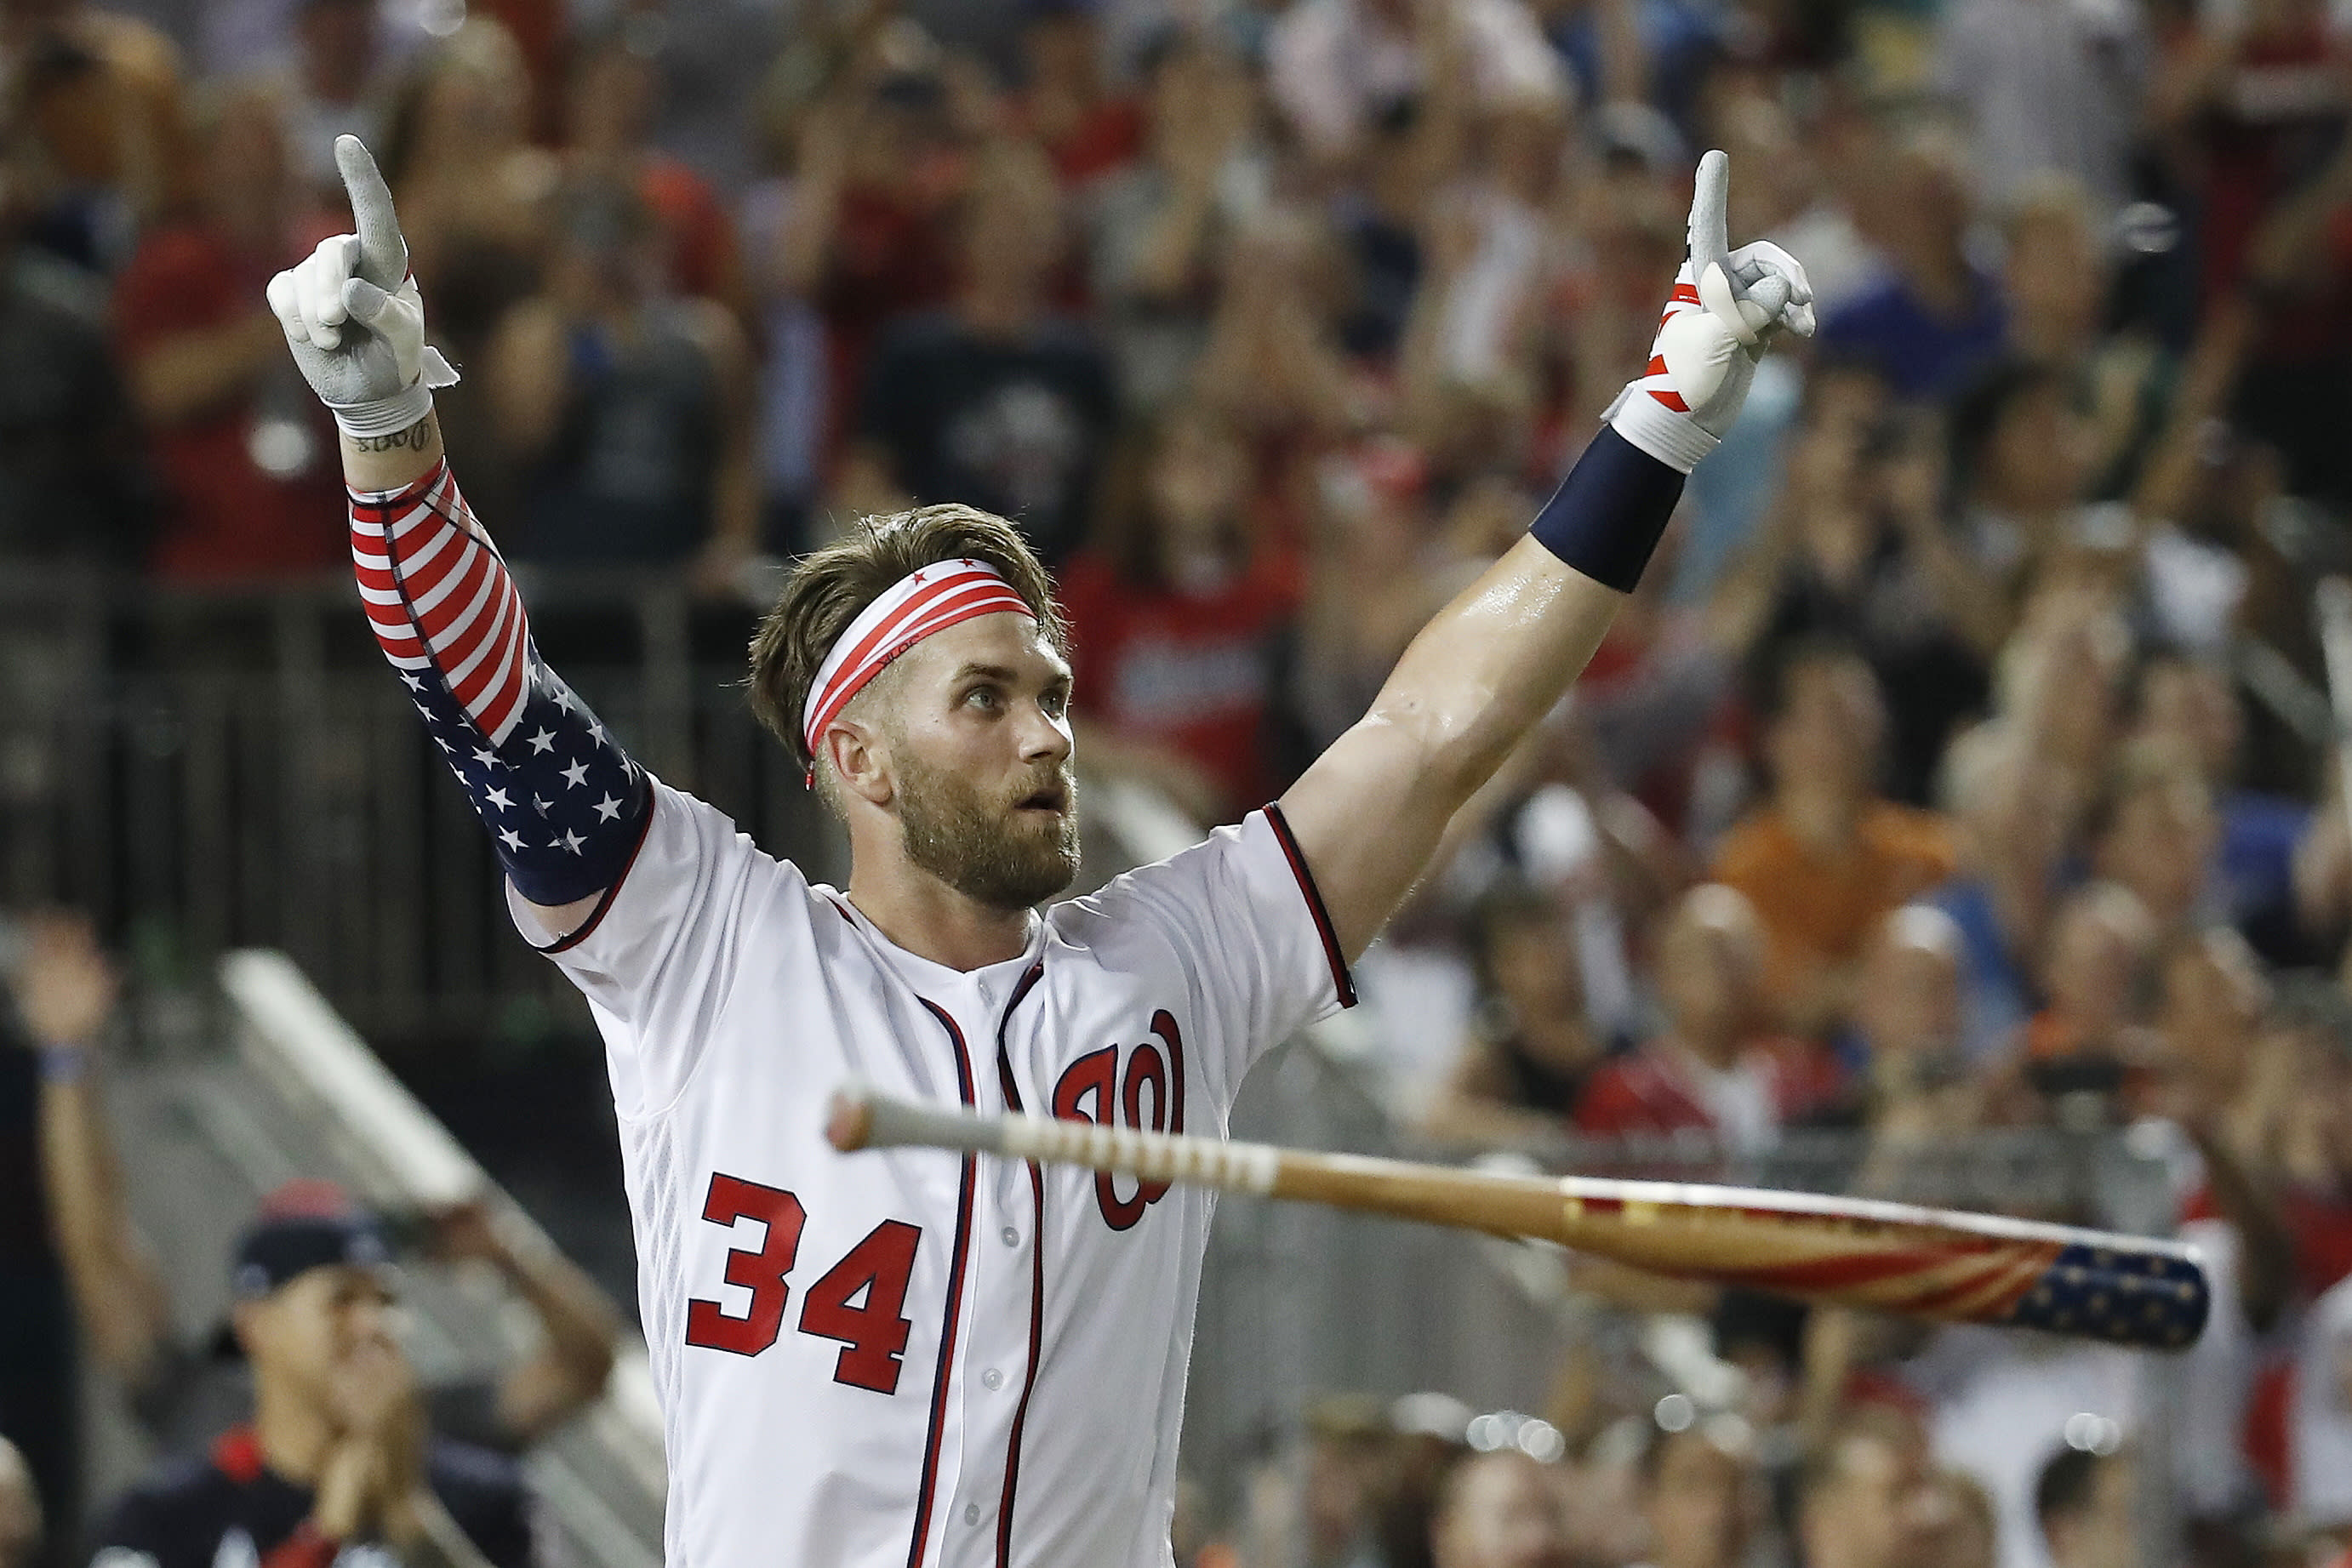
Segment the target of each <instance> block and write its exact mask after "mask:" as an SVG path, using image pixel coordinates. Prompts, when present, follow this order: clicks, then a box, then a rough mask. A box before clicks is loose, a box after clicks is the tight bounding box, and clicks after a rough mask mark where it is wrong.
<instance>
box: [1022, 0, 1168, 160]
mask: <svg viewBox="0 0 2352 1568" xmlns="http://www.w3.org/2000/svg"><path fill="white" fill-rule="evenodd" d="M1028 12H1029V16H1028V19H1027V22H1026V24H1025V25H1024V26H1023V27H1022V29H1021V60H1022V65H1023V67H1024V68H1025V71H1026V74H1027V78H1028V80H1027V85H1026V87H1025V88H1024V90H1023V92H1022V94H1021V97H1020V99H1019V102H1018V104H1017V105H1016V107H1015V110H1014V113H1015V116H1016V118H1017V120H1019V122H1020V125H1021V128H1022V129H1023V130H1024V131H1027V132H1028V133H1029V134H1030V135H1031V136H1033V137H1034V138H1035V139H1036V141H1037V143H1038V145H1039V146H1041V147H1043V148H1044V149H1045V155H1046V156H1047V157H1048V158H1051V159H1052V160H1053V161H1054V172H1055V173H1056V174H1058V175H1060V176H1061V180H1062V183H1063V184H1065V185H1081V184H1084V183H1087V181H1089V180H1092V179H1095V178H1096V177H1097V176H1098V175H1103V174H1108V173H1110V172H1112V171H1114V170H1116V169H1118V168H1119V167H1121V166H1122V165H1124V164H1126V163H1128V162H1132V161H1133V159H1134V158H1135V155H1136V154H1137V153H1138V152H1141V151H1142V150H1143V111H1142V110H1141V109H1140V108H1139V106H1138V105H1137V103H1136V101H1135V99H1133V98H1131V97H1129V96H1128V95H1127V94H1124V93H1118V92H1113V91H1111V90H1110V89H1109V87H1108V85H1107V84H1106V83H1105V82H1104V81H1103V69H1102V63H1103V41H1102V29H1101V27H1100V26H1097V24H1096V21H1095V16H1094V9H1093V7H1092V6H1091V5H1088V4H1087V0H1030V3H1029V6H1028Z"/></svg>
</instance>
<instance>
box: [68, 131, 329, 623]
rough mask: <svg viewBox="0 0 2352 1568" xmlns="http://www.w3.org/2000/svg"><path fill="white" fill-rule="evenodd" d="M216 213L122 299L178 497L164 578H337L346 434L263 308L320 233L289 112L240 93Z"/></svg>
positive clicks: (214, 176) (212, 195)
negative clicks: (280, 275)
mask: <svg viewBox="0 0 2352 1568" xmlns="http://www.w3.org/2000/svg"><path fill="white" fill-rule="evenodd" d="M202 135H203V152H202V157H201V167H202V169H203V171H204V180H203V192H204V194H203V198H202V203H201V204H200V205H199V206H197V207H196V208H195V209H194V211H193V212H191V213H189V214H186V215H185V216H184V217H182V218H180V219H179V220H177V221H175V222H172V223H167V224H165V225H163V226H162V227H160V228H158V229H156V230H155V231H154V232H153V233H152V234H150V235H148V236H147V238H146V240H145V241H144V242H143V243H142V245H141V246H140V247H139V250H138V253H137V254H136V255H134V256H132V257H131V263H130V265H129V266H128V267H125V268H124V269H123V272H122V276H121V278H120V279H118V280H117V283H116V286H115V291H114V336H115V342H116V345H117V348H118V350H119V352H120V353H121V356H122V361H123V364H124V367H125V370H126V372H127V375H128V379H129V382H130V386H131V402H132V406H133V407H134V408H135V409H136V411H137V412H138V413H139V415H140V416H141V418H142V420H143V421H144V422H145V423H146V424H147V426H148V429H149V432H150V434H151V436H152V451H153V455H154V461H155V466H156V468H157V470H158V472H159V476H160V477H161V479H162V481H163V487H164V489H165V491H166V493H167V496H168V507H169V510H168V512H167V515H166V516H165V517H164V518H163V524H162V527H161V528H159V530H158V537H157V541H156V547H155V567H156V570H158V571H160V572H162V573H163V575H165V576H167V577H173V578H250V577H285V576H294V575H301V574H307V573H310V572H314V571H326V570H332V569H333V568H334V567H335V565H336V564H337V562H338V561H339V560H340V559H341V556H342V554H343V550H344V548H345V547H344V541H343V535H342V529H341V528H339V527H337V526H336V524H335V520H334V519H335V518H336V517H337V516H338V515H340V511H341V494H342V486H341V484H340V482H339V481H338V479H337V477H336V475H335V472H334V461H333V441H334V430H333V427H332V426H331V424H329V423H328V422H327V418H326V415H325V413H324V412H323V411H321V410H320V407H319V405H318V402H317V400H316V399H314V398H312V397H311V396H310V394H309V392H308V389H306V388H305V387H304V386H303V384H302V382H301V379H300V377H299V376H298V375H296V374H295V372H294V368H293V366H292V365H291V364H290V363H289V361H287V358H286V350H285V342H284V340H285V334H284V332H282V331H281V330H280V329H278V323H277V319H276V318H274V317H272V316H271V315H270V314H269V311H268V307H267V306H266V305H265V304H264V303H263V300H262V291H263V289H264V287H266V286H267V285H268V281H269V276H270V274H271V273H273V272H275V271H277V270H278V268H280V267H285V266H287V265H289V263H291V262H293V261H295V260H296V259H298V258H299V256H301V255H302V253H303V252H304V251H305V250H307V249H308V248H309V247H310V242H311V240H312V239H313V238H315V237H317V236H316V235H311V234H309V233H306V232H304V229H303V227H302V224H301V218H300V212H299V204H298V203H297V200H296V189H297V187H296V183H295V181H294V179H293V176H292V173H291V171H290V170H289V166H288V162H287V155H286V145H285V136H284V129H283V124H282V121H281V120H280V118H279V109H278V104H277V102H276V100H275V99H272V98H271V97H269V96H268V95H267V94H266V93H264V92H262V91H261V90H259V89H247V90H244V91H239V92H236V93H233V94H231V95H230V96H229V97H227V98H226V99H225V100H224V101H223V102H222V103H221V104H220V105H219V107H218V109H217V110H216V112H215V117H214V119H213V120H212V123H211V124H210V125H209V126H207V127H205V128H204V131H203V133H202Z"/></svg>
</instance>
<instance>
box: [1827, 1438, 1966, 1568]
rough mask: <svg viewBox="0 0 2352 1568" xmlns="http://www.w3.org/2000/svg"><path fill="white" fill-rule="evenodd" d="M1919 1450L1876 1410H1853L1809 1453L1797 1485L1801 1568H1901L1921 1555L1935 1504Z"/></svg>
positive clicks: (1916, 1441)
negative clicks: (1801, 1555) (1802, 1563)
mask: <svg viewBox="0 0 2352 1568" xmlns="http://www.w3.org/2000/svg"><path fill="white" fill-rule="evenodd" d="M1926 1447H1927V1445H1926V1442H1925V1440H1924V1439H1923V1437H1921V1435H1920V1434H1919V1432H1918V1430H1917V1429H1916V1427H1914V1426H1913V1425H1912V1423H1911V1422H1909V1421H1908V1420H1906V1419H1905V1418H1904V1417H1902V1416H1896V1415H1895V1414H1894V1413H1893V1412H1891V1411H1889V1410H1887V1409H1885V1407H1883V1406H1878V1407H1868V1406H1865V1407H1862V1408H1858V1409H1857V1410H1855V1411H1854V1412H1853V1413H1852V1414H1850V1415H1848V1416H1844V1417H1843V1420H1842V1422H1841V1424H1840V1425H1838V1426H1837V1427H1835V1428H1833V1429H1832V1431H1831V1432H1830V1433H1829V1434H1828V1435H1827V1436H1826V1437H1823V1438H1822V1440H1821V1441H1820V1442H1819V1443H1818V1444H1817V1445H1816V1446H1815V1447H1814V1448H1813V1450H1812V1451H1811V1453H1810V1454H1809V1455H1808V1456H1807V1457H1806V1459H1805V1462H1804V1466H1803V1469H1802V1470H1801V1473H1800V1475H1799V1478H1798V1482H1797V1505H1796V1507H1797V1514H1796V1533H1797V1541H1798V1546H1799V1550H1800V1551H1801V1552H1802V1553H1803V1561H1804V1563H1805V1568H1906V1565H1907V1564H1910V1563H1917V1562H1919V1561H1920V1560H1921V1559H1922V1558H1923V1557H1925V1556H1926V1555H1927V1547H1928V1542H1929V1541H1930V1539H1931V1537H1932V1534H1933V1531H1934V1529H1935V1523H1936V1520H1935V1480H1934V1477H1933V1476H1932V1475H1931V1474H1930V1473H1929V1471H1928V1469H1927V1460H1926Z"/></svg>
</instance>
